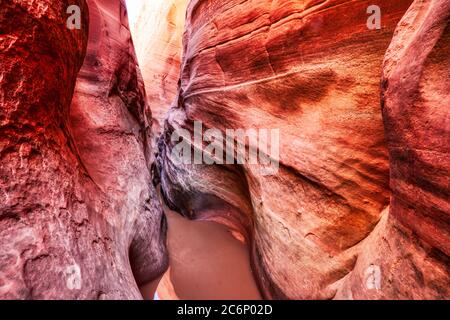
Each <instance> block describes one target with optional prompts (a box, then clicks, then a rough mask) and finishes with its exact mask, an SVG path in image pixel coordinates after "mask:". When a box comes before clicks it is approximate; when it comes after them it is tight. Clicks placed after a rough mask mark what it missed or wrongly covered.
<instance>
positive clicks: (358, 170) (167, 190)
mask: <svg viewBox="0 0 450 320" xmlns="http://www.w3.org/2000/svg"><path fill="white" fill-rule="evenodd" d="M444 2H445V1H442V2H439V1H438V3H437V4H432V1H425V2H423V1H416V3H415V4H414V6H413V8H412V9H411V10H410V11H409V12H408V15H407V16H406V17H405V18H404V20H403V21H402V23H401V24H400V26H399V27H398V31H397V33H396V35H395V37H394V40H393V42H392V43H391V40H392V38H393V35H394V30H395V28H396V26H397V24H398V22H399V21H400V19H401V18H402V17H403V15H404V14H405V12H406V11H407V9H408V8H409V6H410V5H411V3H412V1H410V0H405V1H388V0H385V1H381V0H378V1H333V0H330V1H288V0H278V1H261V0H253V1H245V2H242V1H238V0H235V1H234V0H231V1H220V0H204V1H202V0H193V1H190V3H189V5H188V9H187V16H186V17H187V20H186V27H185V33H184V50H185V51H184V55H183V61H182V67H181V80H180V88H179V91H178V97H177V100H176V101H175V102H174V104H173V108H172V109H171V110H170V112H169V115H168V118H167V122H166V124H165V131H164V134H163V135H162V137H161V140H160V150H159V152H160V153H159V157H158V165H159V169H160V174H161V183H162V187H163V193H164V196H165V198H166V200H167V201H168V203H169V204H170V205H171V206H172V208H174V209H177V210H178V211H180V212H182V213H183V214H184V215H186V216H189V217H191V218H193V219H207V220H215V221H219V222H222V223H225V224H227V225H229V226H230V227H233V228H235V229H237V230H238V231H240V232H241V233H242V234H243V235H244V236H245V237H246V239H247V243H249V244H250V246H251V248H252V261H253V266H254V271H255V273H256V275H257V278H258V282H259V285H260V288H261V290H262V292H263V294H264V296H265V297H266V298H281V299H283V298H291V299H293V298H294V299H311V298H319V299H332V298H347V299H351V298H360V299H365V298H408V297H412V296H413V297H426V298H430V297H435V298H442V297H448V291H447V290H448V288H447V287H446V286H445V282H446V283H448V280H449V276H448V269H446V267H445V266H446V263H447V265H448V256H447V254H448V243H449V240H448V213H449V206H448V174H449V172H448V167H449V166H448V160H447V158H448V157H447V156H448V155H447V153H448V150H444V149H443V147H442V146H443V145H445V143H444V142H443V141H442V139H445V136H446V135H447V136H448V111H447V109H448V108H447V109H446V107H445V106H444V105H445V104H447V105H448V72H447V73H445V72H446V71H445V70H448V67H446V66H447V65H448V46H447V43H448V39H447V37H446V35H447V33H442V29H443V28H444V27H445V26H444V25H445V23H444V21H445V19H444V17H447V18H448V11H447V7H448V5H447V4H445V5H444ZM370 5H378V6H379V7H380V8H381V19H382V23H381V29H380V30H376V29H375V30H371V29H369V28H368V26H367V19H368V18H369V14H367V8H368V7H369V6H370ZM446 14H447V16H446ZM428 16H432V17H428ZM433 18H436V19H435V20H436V21H439V23H437V24H433V23H431V22H432V21H434V20H433ZM438 18H439V19H438ZM424 22H426V27H427V28H428V29H420V35H418V34H417V33H415V32H414V31H411V30H415V29H416V28H419V27H420V26H422V23H424ZM427 30H429V31H430V32H432V35H431V36H430V37H429V38H427V36H425V35H426V34H427V32H428V31H427ZM425 39H427V41H426V43H425V44H426V49H425V50H423V49H419V47H420V45H419V43H421V42H423V41H424V40H425ZM431 39H433V40H431ZM439 39H441V40H439ZM410 41H413V43H414V44H415V45H416V44H417V49H416V47H414V48H410V47H409V46H406V44H409V43H410ZM390 43H391V45H390ZM388 48H389V51H388V53H387V55H386V58H385V54H386V50H387V49H388ZM415 50H416V51H415ZM422 50H423V52H422ZM419 51H421V52H420V53H419ZM419 54H420V56H421V58H420V59H419V60H417V61H416V62H415V64H413V66H411V65H410V64H411V61H415V60H414V59H415V57H416V56H417V55H419ZM427 57H428V58H427ZM384 59H385V63H384V67H383V60H384ZM382 70H383V72H384V79H385V81H384V82H383V90H381V89H380V82H381V73H382ZM408 70H409V71H408ZM404 71H407V72H411V75H412V79H411V82H404V81H400V80H399V79H402V78H401V77H402V72H404ZM435 72H437V73H435ZM436 77H438V78H439V79H438V78H436ZM392 80H394V82H393V83H392V82H391V81H392ZM409 90H411V91H409ZM381 93H383V101H381V100H380V96H381ZM410 93H414V94H410ZM419 93H420V95H418V94H419ZM382 102H383V105H384V106H383V110H384V119H383V116H382V112H381V110H382V108H381V104H382ZM422 106H423V107H422ZM439 106H440V107H439ZM424 108H425V109H424ZM402 110H405V111H406V114H404V115H403V114H402V113H403V111H402ZM446 115H447V116H446ZM194 121H202V122H203V126H204V129H207V128H217V129H219V130H220V131H221V132H225V130H226V129H238V128H242V129H248V128H264V129H279V130H280V146H279V150H280V168H279V171H278V172H277V173H276V174H272V175H264V174H262V173H261V170H259V169H260V168H259V167H258V166H253V165H248V164H244V165H240V166H236V165H235V166H228V165H214V166H208V165H179V164H175V163H174V162H172V160H171V157H170V154H171V152H172V150H173V148H174V145H175V142H173V141H171V134H172V133H173V132H175V131H178V132H181V131H180V130H181V129H187V130H188V131H190V132H192V131H193V127H194V123H193V122H194ZM423 121H425V122H426V123H428V124H429V125H427V126H426V129H423V126H422V125H424V123H423ZM410 129H411V130H413V131H412V132H409V133H408V130H410ZM385 132H386V134H387V140H386V136H385ZM415 133H417V135H416V134H415ZM247 146H248V147H249V148H250V147H254V148H258V146H257V145H254V144H253V145H252V144H251V142H249V143H248V145H247ZM196 147H198V145H197V146H196ZM235 148H236V146H235ZM389 154H390V156H391V160H390V161H389ZM390 168H391V176H390V174H389V171H390V170H389V169H390ZM433 173H434V174H435V175H434V176H433ZM405 179H406V180H405ZM389 184H391V187H392V188H393V194H392V201H391V202H390V199H391V191H390V187H389ZM428 196H430V197H431V198H430V199H429V200H427V199H428ZM389 204H391V207H390V209H389ZM439 241H441V243H440V244H439ZM443 243H444V244H443ZM431 270H433V272H434V271H435V272H436V273H433V272H432V271H431ZM412 292H414V293H412Z"/></svg>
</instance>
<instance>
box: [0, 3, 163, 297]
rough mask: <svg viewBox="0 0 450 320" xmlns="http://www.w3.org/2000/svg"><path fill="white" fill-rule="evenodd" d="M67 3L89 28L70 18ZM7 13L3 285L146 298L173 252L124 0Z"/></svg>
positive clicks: (0, 288) (12, 8)
mask: <svg viewBox="0 0 450 320" xmlns="http://www.w3.org/2000/svg"><path fill="white" fill-rule="evenodd" d="M70 4H76V5H79V6H80V8H81V12H82V27H81V29H80V30H69V29H68V28H66V19H67V17H68V15H67V14H66V9H67V7H68V6H69V5H70ZM88 7H89V10H88ZM88 12H89V13H90V14H89V19H88ZM0 14H1V15H0V25H1V27H0V28H1V32H0V34H1V36H0V37H1V38H0V49H1V51H0V52H1V58H0V59H1V64H0V79H1V82H0V86H1V88H0V105H1V109H0V133H1V134H0V156H1V167H0V177H1V178H0V198H1V200H0V297H1V298H3V299H12V298H19V299H24V298H27V299H104V298H107V299H139V298H141V295H140V292H139V290H138V285H141V284H144V283H147V282H149V281H152V280H154V279H155V278H157V277H158V276H159V275H160V274H161V273H163V272H164V271H165V269H166V265H167V257H166V254H165V249H164V236H165V223H164V219H163V218H162V211H161V208H160V205H159V202H157V201H156V195H155V193H154V188H153V187H152V185H151V181H150V180H151V179H150V173H149V171H150V163H151V161H152V160H151V159H152V156H151V145H150V142H149V141H150V140H151V139H150V132H149V127H150V125H151V123H150V120H149V119H150V117H151V114H150V110H149V108H148V105H147V104H146V101H145V93H144V88H143V87H144V86H143V82H142V79H141V77H140V74H139V70H138V67H137V62H136V57H135V55H134V49H133V45H132V41H131V37H130V33H129V29H128V21H127V15H126V9H125V5H124V3H123V2H122V1H109V0H108V1H106V0H105V1H101V0H99V1H94V0H89V1H87V4H86V2H85V1H70V3H69V1H65V0H58V1H55V0H52V1H48V0H43V1H39V2H36V1H12V2H11V1H10V2H7V3H6V4H2V7H1V8H0ZM11 19H13V20H14V23H11ZM88 25H90V28H89V36H88ZM88 37H89V41H88ZM85 53H86V59H84V56H85ZM83 59H84V64H83ZM82 65H83V66H82ZM80 67H81V70H80ZM79 70H80V72H79V76H78V79H77V75H78V71H79ZM74 88H75V93H74ZM73 93H74V97H73V101H72V103H71V100H72V95H73Z"/></svg>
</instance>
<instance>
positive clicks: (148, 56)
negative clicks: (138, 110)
mask: <svg viewBox="0 0 450 320" xmlns="http://www.w3.org/2000/svg"><path fill="white" fill-rule="evenodd" d="M187 3H188V0H164V1H155V0H152V1H141V0H127V4H129V5H130V6H132V8H133V11H135V15H136V17H135V20H134V21H130V28H131V33H132V35H133V39H134V43H135V46H136V55H137V58H138V61H139V65H140V68H141V71H142V76H143V78H144V82H145V89H146V92H147V98H148V103H149V105H150V107H151V109H152V114H153V117H154V118H155V120H156V121H155V123H154V126H155V129H156V131H157V132H159V131H161V129H162V125H163V124H164V119H165V117H166V113H167V111H168V110H169V107H170V105H171V104H172V102H173V100H174V99H175V97H176V94H177V88H178V79H179V78H180V74H179V73H180V60H181V54H182V52H183V50H182V43H181V39H182V35H183V30H184V20H185V15H186V7H187Z"/></svg>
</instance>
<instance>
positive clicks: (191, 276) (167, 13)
mask: <svg viewBox="0 0 450 320" xmlns="http://www.w3.org/2000/svg"><path fill="white" fill-rule="evenodd" d="M126 3H127V9H128V17H129V21H130V31H131V34H132V36H133V40H134V41H133V42H134V46H135V48H136V56H137V58H138V61H139V64H140V67H141V72H142V74H143V80H144V83H145V87H146V94H147V98H148V101H149V105H150V107H151V109H152V114H153V116H154V119H153V120H154V123H155V124H156V125H154V127H153V128H154V130H155V132H156V133H158V132H159V131H160V130H162V128H163V126H164V121H165V117H166V116H167V111H168V110H169V108H170V106H171V105H172V103H173V102H174V101H175V98H176V92H177V89H178V87H177V84H178V78H179V76H180V74H179V73H180V64H181V57H182V51H183V48H182V33H183V30H184V23H185V21H184V18H185V12H186V8H187V4H188V1H187V0H176V1H167V0H158V1H156V0H152V1H138V0H127V2H126ZM160 201H161V203H162V205H163V207H164V211H165V214H166V217H167V220H168V236H167V246H168V252H169V270H168V272H167V273H166V274H165V275H164V277H163V278H162V280H161V282H160V284H159V288H158V289H157V290H156V291H157V296H156V297H157V298H158V299H187V300H192V299H198V300H200V299H203V300H207V299H214V300H218V299H224V300H229V299H247V300H255V299H261V294H260V293H259V290H258V286H257V284H256V282H255V275H254V274H253V272H252V269H251V262H250V250H251V249H250V248H249V246H248V243H245V241H243V240H242V239H243V237H242V236H240V237H239V236H238V237H236V236H235V235H233V233H234V234H236V231H234V230H231V229H229V228H228V226H226V225H224V224H220V223H218V222H215V221H196V220H189V219H187V218H184V217H183V216H182V215H181V214H180V213H177V212H175V211H172V210H170V209H169V208H168V207H167V206H166V205H165V204H164V200H163V199H162V198H161V197H160ZM156 287H157V284H156V283H155V282H152V283H150V284H148V285H146V286H144V287H143V288H141V291H142V293H143V295H144V297H145V298H153V296H152V294H153V292H155V289H156Z"/></svg>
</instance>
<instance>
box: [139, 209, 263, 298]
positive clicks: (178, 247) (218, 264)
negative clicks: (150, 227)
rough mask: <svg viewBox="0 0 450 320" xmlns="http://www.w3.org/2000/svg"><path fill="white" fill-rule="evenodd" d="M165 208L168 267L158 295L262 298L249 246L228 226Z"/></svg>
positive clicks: (163, 296)
mask: <svg viewBox="0 0 450 320" xmlns="http://www.w3.org/2000/svg"><path fill="white" fill-rule="evenodd" d="M164 211H165V214H166V217H167V220H168V237H167V246H168V251H169V259H170V267H169V270H168V271H167V272H166V274H165V275H164V277H163V279H162V280H161V282H160V284H159V287H158V290H157V292H158V296H159V298H160V299H174V298H178V299H182V300H184V299H187V300H203V299H213V300H222V299H224V300H229V299H248V300H256V299H261V295H260V293H259V291H258V288H257V285H256V283H255V279H254V276H253V273H252V270H251V267H250V257H249V252H248V248H247V246H246V245H245V244H244V243H243V242H242V241H240V240H238V239H237V237H235V236H234V235H233V234H232V233H231V232H230V230H229V229H228V228H227V227H225V226H223V225H221V224H219V223H216V222H210V221H191V220H188V219H186V218H184V217H182V216H181V215H180V214H178V213H177V212H174V211H172V210H170V209H169V208H168V207H167V206H164ZM153 287H154V284H152V285H151V289H153ZM147 292H151V290H148V291H147Z"/></svg>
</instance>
